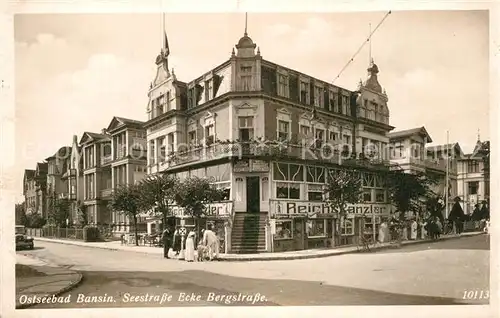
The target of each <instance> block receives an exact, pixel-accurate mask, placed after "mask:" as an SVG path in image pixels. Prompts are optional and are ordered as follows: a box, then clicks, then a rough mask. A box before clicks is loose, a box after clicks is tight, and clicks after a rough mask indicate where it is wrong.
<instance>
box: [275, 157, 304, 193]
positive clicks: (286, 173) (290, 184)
mask: <svg viewBox="0 0 500 318" xmlns="http://www.w3.org/2000/svg"><path fill="white" fill-rule="evenodd" d="M273 178H274V180H275V181H277V182H276V198H278V199H295V200H299V199H300V184H301V182H302V181H304V171H303V166H302V165H297V164H288V163H274V165H273Z"/></svg>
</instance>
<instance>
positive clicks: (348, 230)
mask: <svg viewBox="0 0 500 318" xmlns="http://www.w3.org/2000/svg"><path fill="white" fill-rule="evenodd" d="M340 234H342V235H354V219H348V218H344V219H343V221H341V224H340Z"/></svg>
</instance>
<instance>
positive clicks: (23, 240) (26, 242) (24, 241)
mask: <svg viewBox="0 0 500 318" xmlns="http://www.w3.org/2000/svg"><path fill="white" fill-rule="evenodd" d="M34 247H35V243H34V242H33V238H32V237H29V236H27V235H26V229H25V228H24V226H22V225H16V251H17V250H24V249H30V250H32V249H33V248H34Z"/></svg>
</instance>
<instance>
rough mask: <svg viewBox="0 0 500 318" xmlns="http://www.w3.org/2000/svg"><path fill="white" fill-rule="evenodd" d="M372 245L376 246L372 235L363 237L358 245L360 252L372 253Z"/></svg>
mask: <svg viewBox="0 0 500 318" xmlns="http://www.w3.org/2000/svg"><path fill="white" fill-rule="evenodd" d="M370 245H374V243H373V237H372V234H371V233H370V234H368V233H366V234H363V235H361V236H360V237H359V241H358V245H357V249H358V252H360V251H361V252H370Z"/></svg>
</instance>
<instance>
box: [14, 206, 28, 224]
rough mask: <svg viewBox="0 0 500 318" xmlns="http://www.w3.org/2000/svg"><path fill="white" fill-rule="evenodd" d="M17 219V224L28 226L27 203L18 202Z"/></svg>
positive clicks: (16, 208) (16, 207)
mask: <svg viewBox="0 0 500 318" xmlns="http://www.w3.org/2000/svg"><path fill="white" fill-rule="evenodd" d="M15 221H16V225H24V226H26V227H27V225H26V223H27V218H26V205H25V203H24V202H23V203H16V205H15Z"/></svg>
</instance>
